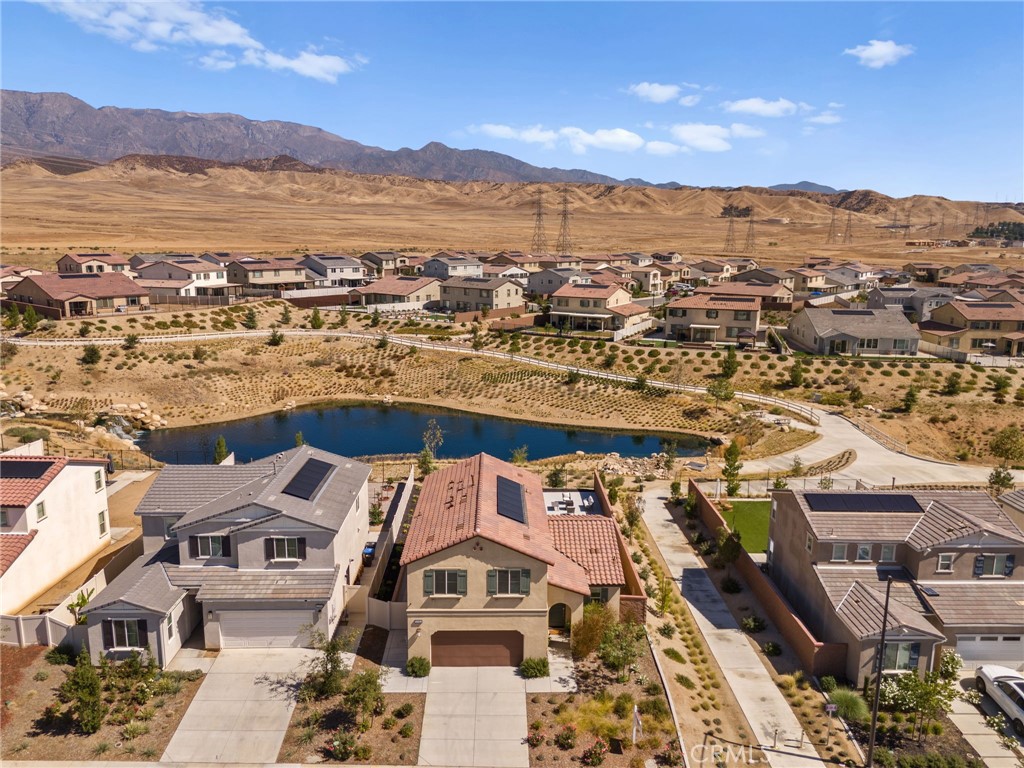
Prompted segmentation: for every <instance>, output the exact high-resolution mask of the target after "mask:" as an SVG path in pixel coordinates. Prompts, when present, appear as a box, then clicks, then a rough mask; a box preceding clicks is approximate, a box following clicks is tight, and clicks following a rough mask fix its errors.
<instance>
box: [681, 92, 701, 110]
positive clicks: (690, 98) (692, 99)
mask: <svg viewBox="0 0 1024 768" xmlns="http://www.w3.org/2000/svg"><path fill="white" fill-rule="evenodd" d="M679 103H680V104H681V105H682V106H684V107H696V106H697V105H698V104H699V103H700V95H699V94H696V93H691V94H689V95H687V96H683V97H682V98H681V99H679Z"/></svg>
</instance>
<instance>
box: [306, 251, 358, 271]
mask: <svg viewBox="0 0 1024 768" xmlns="http://www.w3.org/2000/svg"><path fill="white" fill-rule="evenodd" d="M306 259H312V260H313V261H317V262H319V263H321V264H323V265H324V266H330V267H363V268H364V269H365V265H364V264H363V262H361V261H360V260H359V259H357V258H355V257H353V256H349V255H347V254H344V253H310V254H308V255H307V256H306V258H305V259H302V261H305V260H306ZM302 261H300V262H299V263H300V264H301V263H302Z"/></svg>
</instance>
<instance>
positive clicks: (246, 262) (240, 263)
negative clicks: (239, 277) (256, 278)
mask: <svg viewBox="0 0 1024 768" xmlns="http://www.w3.org/2000/svg"><path fill="white" fill-rule="evenodd" d="M300 261H301V259H293V258H289V257H287V256H282V257H279V258H276V259H253V258H248V257H245V258H241V259H235V260H234V261H232V262H231V264H234V265H235V266H237V267H239V268H241V269H244V270H245V271H246V272H255V271H259V270H265V269H301V268H302V264H300V263H299V262H300Z"/></svg>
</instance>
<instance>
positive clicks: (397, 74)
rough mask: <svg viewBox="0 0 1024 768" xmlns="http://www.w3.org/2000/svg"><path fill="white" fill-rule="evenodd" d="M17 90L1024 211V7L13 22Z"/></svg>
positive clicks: (9, 51) (542, 160)
mask: <svg viewBox="0 0 1024 768" xmlns="http://www.w3.org/2000/svg"><path fill="white" fill-rule="evenodd" d="M0 21H2V27H3V31H2V44H3V52H2V65H3V68H2V83H3V87H4V88H13V89H18V90H28V91H65V92H68V93H70V94H72V95H74V96H77V97H78V98H81V99H83V100H85V101H86V102H88V103H89V104H92V105H93V106H103V105H115V106H121V107H152V108H160V109H168V110H188V111H192V112H234V113H238V114H241V115H244V116H246V117H250V118H254V119H278V120H291V121H295V122H299V123H306V124H310V125H315V126H318V127H321V128H324V129H325V130H328V131H332V132H334V133H337V134H340V135H341V136H344V137H346V138H350V139H354V140H356V141H359V142H362V143H364V144H371V145H376V146H381V147H385V148H388V149H397V148H399V147H420V146H422V145H423V144H425V143H427V142H430V141H441V142H443V143H445V144H448V145H450V146H454V147H458V148H463V149H469V148H480V149H490V150H495V151H498V152H504V153H507V154H510V155H513V156H515V157H518V158H520V159H522V160H525V161H527V162H530V163H534V164H536V165H541V166H558V167H563V168H586V169H588V170H593V171H597V172H600V173H606V174H609V175H611V176H616V177H619V178H626V177H642V178H645V179H648V180H650V181H654V182H662V181H670V180H672V181H679V182H681V183H684V184H695V185H702V186H706V185H730V186H731V185H741V184H757V185H769V184H777V183H782V182H794V181H799V180H803V179H807V180H811V181H816V182H819V183H823V184H829V185H831V186H834V187H837V188H871V189H877V190H879V191H881V192H885V193H887V194H893V195H908V194H914V193H921V194H937V195H945V196H947V197H951V198H956V199H972V200H973V199H981V200H987V201H996V202H1001V201H1004V200H1007V199H1009V200H1014V201H1020V200H1022V199H1024V189H1022V187H1024V178H1022V177H1024V106H1022V102H1024V99H1022V94H1024V63H1022V62H1024V5H1022V4H1021V3H1018V2H1006V3H975V2H969V3H968V2H965V3H956V2H943V3H923V2H922V3H866V2H864V3H861V2H855V3H825V2H821V3H810V2H808V3H792V4H787V3H768V2H764V3H714V4H712V3H651V4H639V3H628V4H626V3H597V4H590V3H468V2H467V3H448V4H438V3H415V4H404V3H371V2H366V3H334V2H311V3H297V2H289V3H275V2H259V3H242V2H237V3H235V2H232V3H223V4H216V5H215V4H212V3H209V4H208V3H201V2H160V3H139V4H128V3H119V2H98V1H95V2H88V3H48V2H43V3H22V2H3V3H2V4H0Z"/></svg>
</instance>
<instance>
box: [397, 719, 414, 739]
mask: <svg viewBox="0 0 1024 768" xmlns="http://www.w3.org/2000/svg"><path fill="white" fill-rule="evenodd" d="M413 731H414V729H413V727H412V723H406V724H405V725H403V726H402V727H401V728H399V729H398V735H399V736H401V737H402V738H403V739H408V738H409V737H410V736H412V734H413Z"/></svg>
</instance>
